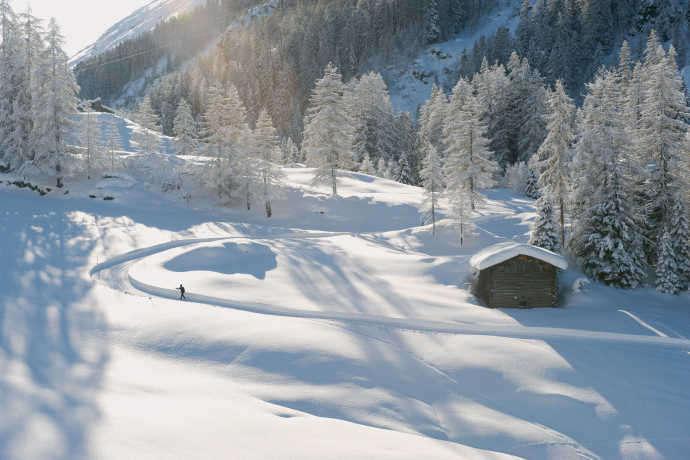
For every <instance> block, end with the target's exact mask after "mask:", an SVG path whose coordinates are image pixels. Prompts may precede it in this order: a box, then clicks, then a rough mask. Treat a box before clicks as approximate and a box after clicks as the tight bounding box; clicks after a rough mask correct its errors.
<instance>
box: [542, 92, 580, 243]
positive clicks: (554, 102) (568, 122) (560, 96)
mask: <svg viewBox="0 0 690 460" xmlns="http://www.w3.org/2000/svg"><path fill="white" fill-rule="evenodd" d="M547 105H548V108H549V114H548V115H546V116H545V119H546V120H547V121H548V125H547V127H546V129H547V130H548V135H547V136H546V139H545V140H544V143H543V144H542V145H541V147H539V150H538V151H537V154H536V158H535V159H536V163H535V167H537V168H539V169H541V170H542V171H543V172H542V173H541V176H540V177H539V182H538V184H539V185H540V187H541V193H543V194H546V195H548V196H549V198H551V200H552V201H553V202H554V203H555V204H556V206H557V207H558V210H559V223H560V232H561V247H565V204H566V202H567V199H568V193H569V187H570V183H569V182H570V181H569V177H570V176H569V165H570V157H571V152H570V149H571V145H572V143H573V141H574V140H575V134H574V132H573V126H572V125H573V121H572V120H573V111H574V110H575V107H574V105H573V101H572V99H570V98H569V97H568V95H567V94H565V88H564V87H563V83H562V82H561V81H560V80H559V81H557V82H556V88H555V90H554V92H553V93H551V95H550V96H549V100H548V103H547Z"/></svg>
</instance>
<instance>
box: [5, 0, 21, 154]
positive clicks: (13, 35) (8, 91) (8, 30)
mask: <svg viewBox="0 0 690 460" xmlns="http://www.w3.org/2000/svg"><path fill="white" fill-rule="evenodd" d="M0 34H1V36H0V38H1V40H0V161H2V162H4V163H7V164H10V165H11V164H16V163H17V162H18V161H17V159H16V155H17V153H18V152H17V151H16V150H15V148H14V146H12V145H8V144H9V143H10V142H11V139H12V134H13V133H14V132H15V131H16V127H15V126H14V121H15V118H14V117H13V113H14V105H15V100H16V98H17V92H16V86H15V85H16V83H17V79H18V77H19V73H18V69H17V64H18V54H19V50H20V44H19V31H18V28H17V16H16V15H15V13H14V11H13V10H12V7H10V2H9V0H0Z"/></svg>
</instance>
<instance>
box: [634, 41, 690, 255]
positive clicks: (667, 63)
mask: <svg viewBox="0 0 690 460" xmlns="http://www.w3.org/2000/svg"><path fill="white" fill-rule="evenodd" d="M652 46H655V47H656V50H653V49H650V48H649V47H652ZM649 47H648V49H647V55H646V59H645V64H644V66H645V72H644V73H645V91H644V99H643V101H642V103H641V105H640V118H639V120H638V122H637V125H636V126H635V130H636V137H637V141H638V142H637V151H638V154H637V156H638V157H639V158H640V162H641V164H642V165H651V169H650V173H649V179H648V185H647V189H646V192H647V194H648V196H649V200H650V202H649V210H648V216H649V221H650V224H651V226H652V232H653V233H652V235H651V236H652V238H651V239H653V240H654V239H657V240H658V239H660V238H661V237H662V236H663V231H664V229H666V230H668V231H670V230H669V229H670V228H671V225H670V220H671V219H672V216H673V203H674V195H675V194H676V193H678V192H680V191H683V193H685V192H686V191H687V190H688V187H690V183H689V181H688V175H687V172H686V170H685V167H687V165H688V164H690V150H689V147H688V143H687V141H686V133H687V132H688V125H687V124H685V122H684V121H683V120H685V119H686V118H687V117H688V116H690V109H689V108H688V106H687V102H686V100H685V95H684V94H683V92H682V90H681V87H682V83H681V80H680V76H679V75H678V67H677V66H676V62H675V51H674V49H673V46H671V48H670V49H669V52H668V53H666V52H665V51H664V49H663V47H662V46H661V44H660V43H658V41H655V40H652V39H651V37H650V41H649ZM659 244H660V243H659ZM660 249H661V248H660V247H659V245H658V244H657V250H660ZM659 257H660V256H659ZM653 260H654V258H653ZM656 260H659V258H658V257H656Z"/></svg>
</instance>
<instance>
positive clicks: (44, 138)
mask: <svg viewBox="0 0 690 460" xmlns="http://www.w3.org/2000/svg"><path fill="white" fill-rule="evenodd" d="M64 41H65V40H64V38H63V36H62V35H61V34H60V27H59V26H58V24H57V21H55V18H52V19H51V20H50V23H49V24H48V30H47V42H48V43H47V46H46V49H45V50H44V51H43V52H42V53H41V57H40V62H41V65H40V66H39V67H38V69H37V71H36V81H37V90H36V92H35V93H34V98H35V107H36V111H35V113H36V118H35V119H34V128H33V130H32V131H31V139H30V143H31V145H32V148H33V151H34V155H35V156H34V158H33V160H30V161H27V162H25V163H24V164H23V165H22V167H21V171H22V172H23V173H24V174H26V175H29V176H30V175H35V174H38V175H41V174H45V175H53V174H54V175H55V176H56V181H57V187H58V188H61V187H62V186H63V178H64V177H67V176H70V175H72V174H75V173H76V172H78V171H79V170H81V158H80V157H79V156H78V155H75V152H74V133H75V121H74V119H75V116H76V114H77V96H76V95H77V93H78V92H79V86H77V82H76V80H75V78H74V74H73V73H72V70H71V69H70V68H69V65H68V64H67V61H68V57H67V54H65V52H64V51H63V49H62V45H63V44H64Z"/></svg>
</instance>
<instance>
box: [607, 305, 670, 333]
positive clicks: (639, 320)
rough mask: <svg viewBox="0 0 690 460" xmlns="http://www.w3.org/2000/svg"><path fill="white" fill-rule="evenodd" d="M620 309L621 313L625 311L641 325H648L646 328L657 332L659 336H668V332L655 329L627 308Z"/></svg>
mask: <svg viewBox="0 0 690 460" xmlns="http://www.w3.org/2000/svg"><path fill="white" fill-rule="evenodd" d="M618 311H619V312H621V313H625V314H626V315H628V316H630V317H631V318H632V319H634V320H635V321H637V322H638V323H639V324H640V325H641V326H643V327H646V328H647V329H649V330H650V331H652V332H654V333H655V334H657V335H658V336H659V337H668V336H667V335H666V334H664V333H663V332H661V331H659V330H657V329H654V328H653V327H652V326H650V325H649V324H647V323H645V322H644V321H642V320H641V319H640V318H638V317H637V316H635V315H633V314H632V313H630V312H627V311H625V310H618Z"/></svg>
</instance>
